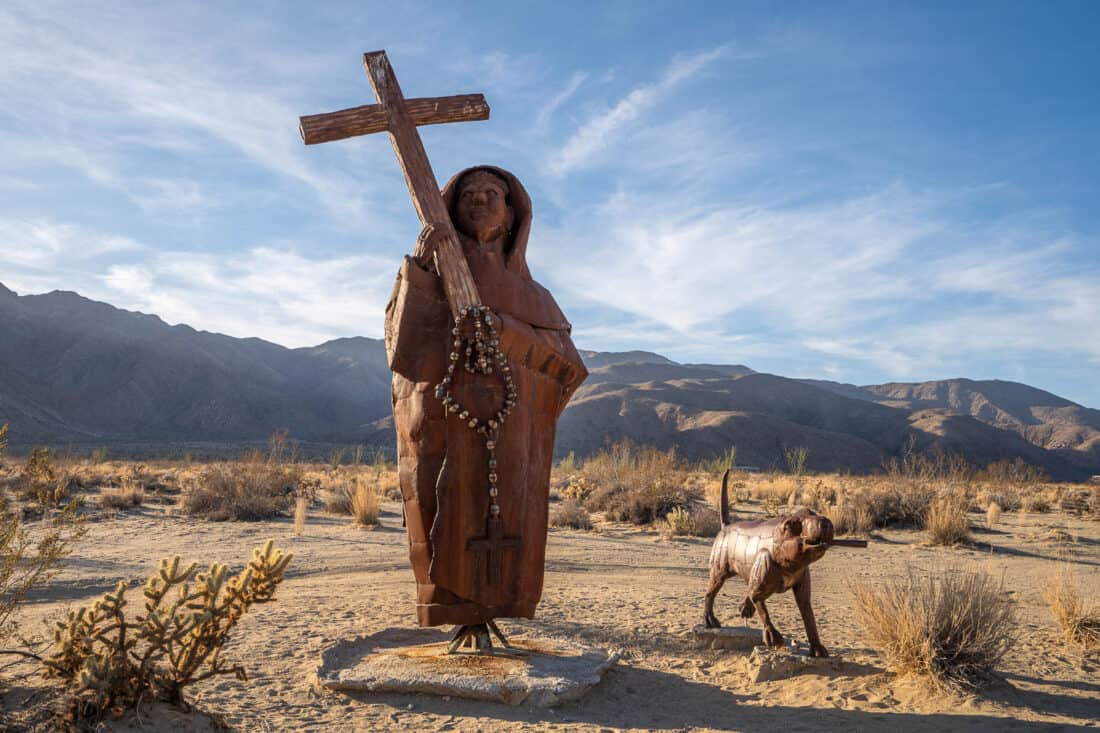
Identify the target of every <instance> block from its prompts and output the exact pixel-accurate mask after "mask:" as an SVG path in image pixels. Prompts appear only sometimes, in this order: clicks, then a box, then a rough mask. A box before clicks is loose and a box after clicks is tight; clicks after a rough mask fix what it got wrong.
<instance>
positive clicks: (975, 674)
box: [852, 569, 1017, 690]
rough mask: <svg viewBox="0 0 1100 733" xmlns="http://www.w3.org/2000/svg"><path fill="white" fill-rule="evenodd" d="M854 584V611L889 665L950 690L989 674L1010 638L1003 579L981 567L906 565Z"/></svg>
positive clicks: (1012, 626)
mask: <svg viewBox="0 0 1100 733" xmlns="http://www.w3.org/2000/svg"><path fill="white" fill-rule="evenodd" d="M852 590H853V595H854V596H855V601H856V604H855V605H856V614H857V617H858V619H859V621H860V623H861V625H862V626H863V629H864V631H865V632H866V633H867V635H868V637H869V638H870V641H871V643H872V644H873V645H874V647H875V648H876V649H877V650H878V651H879V653H881V654H882V655H883V657H884V658H885V660H886V664H887V665H888V666H889V668H890V669H891V670H893V671H894V672H895V673H897V674H898V675H903V676H904V675H916V676H919V677H922V678H924V679H926V680H928V681H930V682H931V683H932V684H933V685H935V686H936V687H940V688H945V689H953V690H954V689H958V688H960V687H967V686H973V685H975V684H977V683H978V682H980V681H982V680H984V679H986V678H988V677H989V675H990V674H991V673H992V672H993V670H994V669H995V668H996V666H997V664H998V663H999V662H1000V661H1001V658H1002V657H1004V655H1005V653H1006V652H1007V651H1008V650H1009V648H1011V646H1012V644H1013V642H1014V641H1015V639H1016V633H1017V627H1016V615H1015V609H1014V607H1013V606H1012V603H1011V601H1010V600H1009V599H1008V597H1007V596H1006V594H1005V589H1004V585H1003V582H997V581H995V580H994V579H993V578H992V577H991V576H990V575H988V574H987V573H985V572H981V571H969V570H961V569H948V570H945V571H943V572H940V573H937V575H936V576H933V575H924V576H917V575H915V574H914V573H913V572H912V571H910V573H909V575H908V576H907V577H905V578H902V579H900V580H887V581H885V582H883V583H875V584H864V583H857V584H855V585H854V586H853V588H852Z"/></svg>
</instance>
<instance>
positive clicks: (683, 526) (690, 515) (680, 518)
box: [665, 505, 722, 537]
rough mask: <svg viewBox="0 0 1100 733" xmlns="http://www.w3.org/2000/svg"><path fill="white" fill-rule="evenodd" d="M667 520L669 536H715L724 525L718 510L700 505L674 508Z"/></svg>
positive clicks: (666, 529) (666, 531)
mask: <svg viewBox="0 0 1100 733" xmlns="http://www.w3.org/2000/svg"><path fill="white" fill-rule="evenodd" d="M665 522H666V524H667V526H666V527H665V534H667V535H668V536H669V537H714V536H715V535H716V534H718V530H719V529H720V528H721V526H722V523H721V520H720V519H719V517H718V512H717V511H715V510H714V509H711V508H710V507H705V506H698V505H695V506H692V507H691V508H684V507H675V508H673V509H672V511H670V512H669V513H668V516H666V517H665Z"/></svg>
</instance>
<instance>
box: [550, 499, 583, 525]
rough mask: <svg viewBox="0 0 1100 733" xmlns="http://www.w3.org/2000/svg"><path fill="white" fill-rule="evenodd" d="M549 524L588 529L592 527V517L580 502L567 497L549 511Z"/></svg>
mask: <svg viewBox="0 0 1100 733" xmlns="http://www.w3.org/2000/svg"><path fill="white" fill-rule="evenodd" d="M550 526H551V527H568V528H570V529H584V530H588V529H592V517H591V516H590V515H589V514H588V510H587V509H585V508H584V506H583V505H582V504H581V503H580V502H577V501H573V500H568V499H567V500H565V501H563V502H561V503H560V504H558V505H557V506H555V507H554V508H553V509H552V510H551V511H550Z"/></svg>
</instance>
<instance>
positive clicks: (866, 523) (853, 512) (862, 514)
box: [824, 500, 875, 537]
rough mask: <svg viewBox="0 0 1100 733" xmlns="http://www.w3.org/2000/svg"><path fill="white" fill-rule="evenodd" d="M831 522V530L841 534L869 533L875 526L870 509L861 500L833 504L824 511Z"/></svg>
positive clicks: (838, 534)
mask: <svg viewBox="0 0 1100 733" xmlns="http://www.w3.org/2000/svg"><path fill="white" fill-rule="evenodd" d="M824 514H825V516H826V517H828V518H829V521H831V522H832V523H833V532H834V533H835V534H836V535H837V536H838V537H839V536H841V535H849V534H858V535H867V534H870V533H871V532H872V531H873V530H874V528H875V522H874V518H873V517H872V516H871V510H870V509H869V508H868V507H867V505H866V504H864V503H863V502H853V501H847V500H845V501H843V502H841V503H839V504H833V505H831V506H830V507H829V508H828V509H826V510H825V512H824Z"/></svg>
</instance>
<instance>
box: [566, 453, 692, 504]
mask: <svg viewBox="0 0 1100 733" xmlns="http://www.w3.org/2000/svg"><path fill="white" fill-rule="evenodd" d="M682 469H683V466H682V464H681V462H680V460H679V458H677V456H676V451H675V449H671V450H668V451H661V450H657V449H656V448H638V447H636V446H634V445H633V444H632V443H630V442H627V441H623V442H620V443H618V444H616V445H614V446H612V447H611V448H610V449H607V450H604V451H601V452H600V453H597V454H596V455H594V456H592V457H591V458H589V459H588V460H586V461H585V462H584V466H583V468H582V472H583V475H584V478H585V479H586V480H587V481H588V482H590V483H591V484H592V487H593V488H592V491H591V493H590V494H589V495H588V497H587V499H586V500H585V507H586V508H587V509H589V510H590V511H602V512H604V513H605V515H606V516H607V518H608V519H610V520H611V521H614V522H631V523H633V524H649V523H651V522H654V521H657V520H659V519H664V518H665V517H666V516H668V513H669V512H670V511H672V510H673V509H674V508H676V507H684V508H686V507H688V506H690V505H691V503H692V501H694V500H695V499H697V498H699V496H700V492H699V491H698V489H696V488H694V487H690V486H688V485H687V482H686V480H685V476H684V472H683V470H682Z"/></svg>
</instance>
